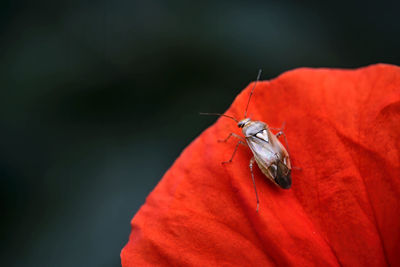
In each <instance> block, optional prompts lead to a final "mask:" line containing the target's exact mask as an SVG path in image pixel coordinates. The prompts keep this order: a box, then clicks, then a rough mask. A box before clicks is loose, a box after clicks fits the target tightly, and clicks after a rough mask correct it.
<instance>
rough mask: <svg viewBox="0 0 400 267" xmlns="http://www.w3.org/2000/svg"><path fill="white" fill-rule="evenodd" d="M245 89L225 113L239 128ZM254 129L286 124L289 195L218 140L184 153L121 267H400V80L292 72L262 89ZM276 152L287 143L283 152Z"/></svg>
mask: <svg viewBox="0 0 400 267" xmlns="http://www.w3.org/2000/svg"><path fill="white" fill-rule="evenodd" d="M250 89H251V85H250V86H249V87H247V88H246V89H245V90H244V91H243V92H242V93H241V94H240V95H239V96H238V97H237V98H236V100H235V101H234V103H233V104H232V106H231V107H230V108H229V110H228V111H227V112H226V114H228V115H232V116H235V117H237V118H239V119H241V118H242V116H243V113H244V110H245V107H246V104H247V99H248V96H249V93H250ZM249 114H250V115H251V117H252V119H255V120H261V121H264V122H266V123H267V124H268V125H269V126H271V127H278V128H279V127H280V126H281V124H282V123H283V122H286V127H285V133H286V136H287V139H288V142H289V148H290V156H291V160H292V165H294V166H298V167H300V168H301V170H292V179H293V184H292V188H291V189H290V190H282V189H280V188H278V187H277V186H275V185H274V184H272V183H271V182H270V181H269V180H267V179H266V177H265V176H264V175H263V174H262V173H261V171H260V170H259V169H258V167H255V168H254V175H255V181H256V184H257V190H258V193H259V197H260V210H259V212H258V213H257V212H256V199H255V193H254V188H253V184H252V181H251V176H250V170H249V160H250V158H251V157H252V153H251V152H250V150H249V149H248V148H246V147H244V146H243V147H242V146H240V147H239V149H238V152H237V153H236V155H235V158H234V160H233V162H232V163H230V164H225V165H221V162H222V161H225V160H227V159H229V158H230V156H231V155H232V152H233V149H234V146H235V144H236V142H235V140H233V139H234V138H231V139H230V140H229V141H228V142H227V143H218V142H217V140H218V139H223V138H225V137H227V135H228V134H229V133H230V132H234V133H237V134H241V132H240V129H239V128H237V126H236V124H235V123H234V122H233V121H232V120H230V119H227V118H220V119H218V121H217V122H216V123H215V124H214V125H213V126H211V127H210V128H209V129H207V130H206V131H205V132H204V133H202V134H201V135H200V136H199V137H198V138H197V139H196V140H195V141H193V143H192V144H190V145H189V146H188V147H187V148H186V149H185V151H184V152H183V153H182V155H181V156H180V157H179V158H178V159H177V160H176V162H175V163H174V164H173V166H172V167H171V168H170V170H169V171H168V172H167V173H166V174H165V176H164V177H163V179H162V180H161V182H160V183H159V184H158V185H157V187H156V188H155V189H154V191H153V192H152V193H151V194H150V195H149V197H148V198H147V200H146V203H145V204H144V205H143V206H142V208H141V209H140V210H139V212H138V213H137V214H136V215H135V217H134V218H133V220H132V233H131V235H130V238H129V242H128V244H127V245H126V246H125V248H124V249H123V250H122V252H121V259H122V265H123V266H146V265H174V266H175V265H190V266H231V265H235V266H269V265H279V266H337V265H344V266H385V265H391V266H400V154H399V151H400V150H399V146H400V131H399V130H400V68H399V67H396V66H390V65H382V64H379V65H375V66H370V67H366V68H361V69H358V70H336V69H307V68H302V69H297V70H294V71H289V72H287V73H285V74H283V75H281V76H279V77H278V78H276V79H274V80H272V81H264V82H259V83H258V84H257V88H256V90H255V92H254V95H253V98H252V99H251V102H250V106H249ZM283 143H284V142H283Z"/></svg>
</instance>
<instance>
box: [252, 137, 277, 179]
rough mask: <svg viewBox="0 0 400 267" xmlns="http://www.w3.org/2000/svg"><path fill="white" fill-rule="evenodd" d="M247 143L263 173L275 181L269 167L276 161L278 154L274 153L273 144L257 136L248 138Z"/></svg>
mask: <svg viewBox="0 0 400 267" xmlns="http://www.w3.org/2000/svg"><path fill="white" fill-rule="evenodd" d="M246 141H247V144H248V145H249V147H250V149H251V151H252V152H253V154H254V158H255V160H256V162H257V164H258V166H259V167H260V169H261V171H262V172H263V173H264V174H265V175H266V176H267V177H268V178H270V179H271V180H274V177H272V176H271V174H270V172H269V171H268V167H269V166H270V165H271V164H272V163H274V162H275V161H276V155H275V154H276V153H275V152H274V150H273V147H272V146H271V144H270V143H268V142H266V141H265V140H262V139H260V138H257V137H255V136H248V137H246Z"/></svg>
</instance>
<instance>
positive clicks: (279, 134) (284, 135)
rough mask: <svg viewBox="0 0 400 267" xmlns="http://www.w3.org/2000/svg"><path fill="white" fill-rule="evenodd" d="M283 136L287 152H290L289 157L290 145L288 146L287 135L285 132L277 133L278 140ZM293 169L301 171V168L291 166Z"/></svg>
mask: <svg viewBox="0 0 400 267" xmlns="http://www.w3.org/2000/svg"><path fill="white" fill-rule="evenodd" d="M281 135H283V139H284V140H285V145H286V150H287V152H288V153H289V155H290V150H289V144H288V142H287V139H286V134H285V133H284V132H283V131H280V132H279V133H277V134H276V135H275V136H276V137H277V138H279V136H281ZM291 167H292V168H293V169H296V170H301V168H300V167H296V166H291Z"/></svg>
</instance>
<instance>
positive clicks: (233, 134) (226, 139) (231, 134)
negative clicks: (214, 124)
mask: <svg viewBox="0 0 400 267" xmlns="http://www.w3.org/2000/svg"><path fill="white" fill-rule="evenodd" d="M231 136H233V137H236V138H238V139H240V140H244V138H243V137H241V136H240V135H237V134H235V133H230V134H229V135H228V137H227V138H225V139H223V140H218V142H220V143H222V142H223V143H225V142H227V141H228V140H229V138H230V137H231Z"/></svg>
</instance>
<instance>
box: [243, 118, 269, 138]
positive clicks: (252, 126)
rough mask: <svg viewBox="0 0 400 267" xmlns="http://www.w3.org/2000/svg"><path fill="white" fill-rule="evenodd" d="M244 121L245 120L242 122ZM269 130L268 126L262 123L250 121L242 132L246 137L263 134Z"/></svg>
mask: <svg viewBox="0 0 400 267" xmlns="http://www.w3.org/2000/svg"><path fill="white" fill-rule="evenodd" d="M242 121H244V120H242ZM264 129H267V125H266V124H265V123H264V122H262V121H252V120H250V119H249V120H248V121H247V122H246V124H245V125H244V127H243V129H242V131H243V134H244V136H246V137H248V136H254V135H256V134H257V133H259V132H261V131H262V130H264Z"/></svg>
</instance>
